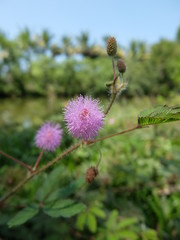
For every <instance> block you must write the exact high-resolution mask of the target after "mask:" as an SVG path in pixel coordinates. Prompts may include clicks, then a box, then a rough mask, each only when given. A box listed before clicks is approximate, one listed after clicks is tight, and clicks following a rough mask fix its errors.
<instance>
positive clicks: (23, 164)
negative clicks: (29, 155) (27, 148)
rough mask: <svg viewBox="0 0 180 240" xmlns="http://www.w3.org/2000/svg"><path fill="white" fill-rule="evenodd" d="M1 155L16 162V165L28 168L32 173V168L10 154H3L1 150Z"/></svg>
mask: <svg viewBox="0 0 180 240" xmlns="http://www.w3.org/2000/svg"><path fill="white" fill-rule="evenodd" d="M0 154H1V155H3V156H5V157H7V158H9V159H11V160H13V161H15V162H16V163H18V164H20V165H21V166H23V167H25V168H27V169H28V170H29V171H32V167H31V166H29V165H27V164H26V163H23V162H21V161H20V160H18V159H16V158H14V157H12V156H10V155H9V154H7V153H5V152H3V151H1V150H0Z"/></svg>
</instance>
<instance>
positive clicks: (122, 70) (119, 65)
mask: <svg viewBox="0 0 180 240" xmlns="http://www.w3.org/2000/svg"><path fill="white" fill-rule="evenodd" d="M117 68H118V71H119V72H120V73H125V71H126V64H125V62H124V61H123V60H122V59H118V61H117Z"/></svg>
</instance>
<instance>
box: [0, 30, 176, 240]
mask: <svg viewBox="0 0 180 240" xmlns="http://www.w3.org/2000/svg"><path fill="white" fill-rule="evenodd" d="M106 40H107V37H104V41H106ZM179 56H180V28H179V29H178V31H177V37H176V39H175V40H174V41H168V40H165V39H164V40H161V41H160V42H159V43H156V44H154V45H152V46H151V47H148V46H147V45H146V44H145V43H144V42H140V41H132V42H131V43H130V46H129V48H128V49H127V50H119V51H118V53H117V58H118V57H122V58H124V59H125V61H126V64H127V73H126V75H125V76H126V77H127V79H128V81H129V87H128V91H126V92H125V93H123V94H126V96H127V97H133V98H132V99H131V100H128V98H120V99H117V103H116V104H115V105H114V106H113V108H112V109H111V112H110V115H109V116H108V117H107V119H106V127H105V129H104V130H103V131H101V132H100V136H104V135H106V134H110V133H113V132H117V131H121V130H122V129H126V128H129V127H131V126H134V125H135V124H137V116H138V114H139V113H140V111H142V110H144V109H147V108H149V107H152V105H153V106H154V105H159V104H161V105H162V104H168V105H169V106H170V105H175V104H177V103H178V102H179V100H180V99H179V96H178V94H179V92H180V85H179V83H180V58H179ZM111 65H112V63H111V59H109V58H108V57H107V56H106V50H105V46H100V45H96V44H91V43H90V38H89V35H88V33H85V32H84V33H81V34H80V35H79V36H78V37H77V39H76V40H74V39H71V38H70V37H68V36H63V37H62V39H61V43H54V42H53V37H52V35H51V34H50V32H49V31H47V30H44V31H43V32H42V33H41V34H39V35H35V36H33V35H32V33H31V32H30V31H29V30H28V29H25V30H24V31H22V32H20V33H19V35H18V36H17V37H16V38H15V39H8V37H6V35H5V34H4V33H2V32H1V33H0V97H1V104H0V116H1V118H0V132H1V134H0V148H1V149H2V150H3V151H5V152H7V153H8V154H10V155H12V156H14V157H16V158H18V159H20V160H22V161H24V162H26V163H27V164H29V165H33V164H34V163H35V161H36V159H37V157H38V155H39V150H38V149H36V148H35V145H34V135H35V132H36V130H37V129H38V128H39V126H40V125H41V123H42V122H43V121H45V120H51V121H55V122H60V123H61V125H62V127H63V128H64V127H65V126H64V122H63V115H62V107H64V106H65V105H66V103H67V99H68V98H69V97H74V96H75V95H77V94H88V95H93V96H98V97H101V96H103V97H104V96H106V97H107V95H108V91H107V89H105V84H106V82H108V81H111V80H112V78H113V73H112V66H111ZM147 94H148V95H149V96H150V99H147V98H145V97H143V95H147ZM59 96H61V97H66V98H65V99H62V98H58V97H59ZM3 97H4V98H5V97H6V98H7V97H9V99H8V98H7V99H6V98H5V99H3ZM16 97H26V98H22V99H20V98H16ZM27 97H28V98H27ZM32 97H34V98H32ZM37 97H46V98H44V99H43V98H37ZM137 97H139V98H137ZM164 97H165V98H164ZM167 97H168V98H167ZM120 100H121V101H120ZM107 101H108V100H105V99H102V102H103V104H104V105H107ZM144 114H145V116H146V118H145V119H144ZM163 114H164V112H163ZM163 114H162V113H159V110H158V113H156V117H157V118H158V121H161V120H159V117H160V118H162V117H163V116H164V115H163ZM166 115H167V112H166ZM140 116H141V119H140V120H139V121H141V124H146V123H147V122H149V121H152V119H151V113H150V116H149V118H148V119H147V112H142V114H141V115H140ZM175 116H176V115H175ZM153 122H154V119H153ZM166 126H167V127H166V128H165V127H164V126H153V127H152V128H151V129H142V130H139V131H136V132H135V133H131V134H128V135H125V136H119V137H115V138H112V139H108V140H106V141H103V142H99V143H97V144H96V145H94V146H90V148H86V147H85V146H83V147H82V148H79V149H78V150H77V151H76V152H74V153H73V154H70V155H69V156H67V157H66V158H65V159H63V160H62V161H61V162H60V163H59V164H58V165H56V166H54V167H53V168H52V169H48V170H47V171H46V172H43V173H41V174H40V175H38V176H36V177H35V178H34V179H32V180H31V181H30V182H29V183H28V184H26V185H25V186H24V188H23V189H22V190H21V191H20V192H18V193H17V194H16V195H15V196H13V198H12V199H11V200H10V201H8V202H7V203H6V204H5V205H4V207H3V208H2V211H1V212H0V238H2V239H11V240H14V239H17V240H21V239H22V240H24V239H27V240H32V239H33V240H36V239H37V240H38V239H44V240H46V239H47V240H56V239H67V240H71V239H73V240H76V239H92V240H93V239H97V240H101V239H102V240H104V239H107V240H120V239H124V240H131V239H137V240H162V239H163V240H171V239H172V240H179V239H180V217H179V216H180V171H179V169H180V161H179V156H180V150H179V145H180V140H179V135H180V128H179V125H178V123H173V124H170V123H168V124H167V125H166ZM64 129H65V128H64ZM75 141H76V140H74V139H73V138H72V137H71V136H69V135H68V134H67V132H66V130H64V134H63V141H62V144H61V147H60V148H59V149H58V150H57V151H56V153H46V155H45V156H44V157H43V159H42V161H41V162H40V164H45V163H47V162H48V161H49V160H51V159H52V158H53V157H55V156H57V155H58V154H60V153H61V152H62V151H63V150H64V149H66V148H67V147H69V146H70V145H71V144H72V143H74V142H75ZM99 152H101V153H102V159H101V164H100V167H99V175H98V176H97V178H96V180H95V181H94V182H93V183H91V184H90V185H87V184H85V182H84V180H85V178H84V177H85V172H86V170H87V169H88V168H89V167H91V166H95V165H96V164H97V162H98V160H99V158H100V155H101V154H100V153H99ZM0 162H1V168H0V175H1V178H0V196H3V195H4V194H5V193H6V192H8V191H9V190H11V189H12V188H13V187H14V186H16V185H17V184H18V183H19V182H20V181H21V180H22V179H23V178H24V177H25V176H26V175H27V172H26V170H25V169H23V168H22V167H20V166H17V165H16V164H15V163H14V162H12V161H11V160H9V159H6V158H4V157H3V156H1V155H0ZM76 214H77V215H76ZM21 224H23V225H21ZM8 225H9V227H11V228H9V227H8ZM18 225H21V226H18Z"/></svg>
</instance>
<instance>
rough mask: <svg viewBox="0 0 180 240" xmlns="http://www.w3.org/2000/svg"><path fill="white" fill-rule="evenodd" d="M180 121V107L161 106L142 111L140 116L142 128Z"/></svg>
mask: <svg viewBox="0 0 180 240" xmlns="http://www.w3.org/2000/svg"><path fill="white" fill-rule="evenodd" d="M178 120H180V106H174V107H168V106H166V105H165V106H160V107H156V108H152V109H149V110H145V111H142V112H141V113H140V114H139V116H138V124H139V125H140V126H146V125H153V124H160V123H167V122H172V121H178Z"/></svg>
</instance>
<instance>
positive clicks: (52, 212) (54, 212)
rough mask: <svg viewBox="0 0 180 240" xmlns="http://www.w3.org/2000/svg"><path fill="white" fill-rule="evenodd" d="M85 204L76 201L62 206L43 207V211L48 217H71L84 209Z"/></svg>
mask: <svg viewBox="0 0 180 240" xmlns="http://www.w3.org/2000/svg"><path fill="white" fill-rule="evenodd" d="M85 208H86V206H85V205H84V204H83V203H76V204H72V205H69V206H66V207H64V208H49V209H44V212H45V213H46V214H47V215H49V216H50V217H55V218H56V217H65V218H68V217H72V216H74V215H76V214H78V213H80V212H82V211H84V210H85Z"/></svg>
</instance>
